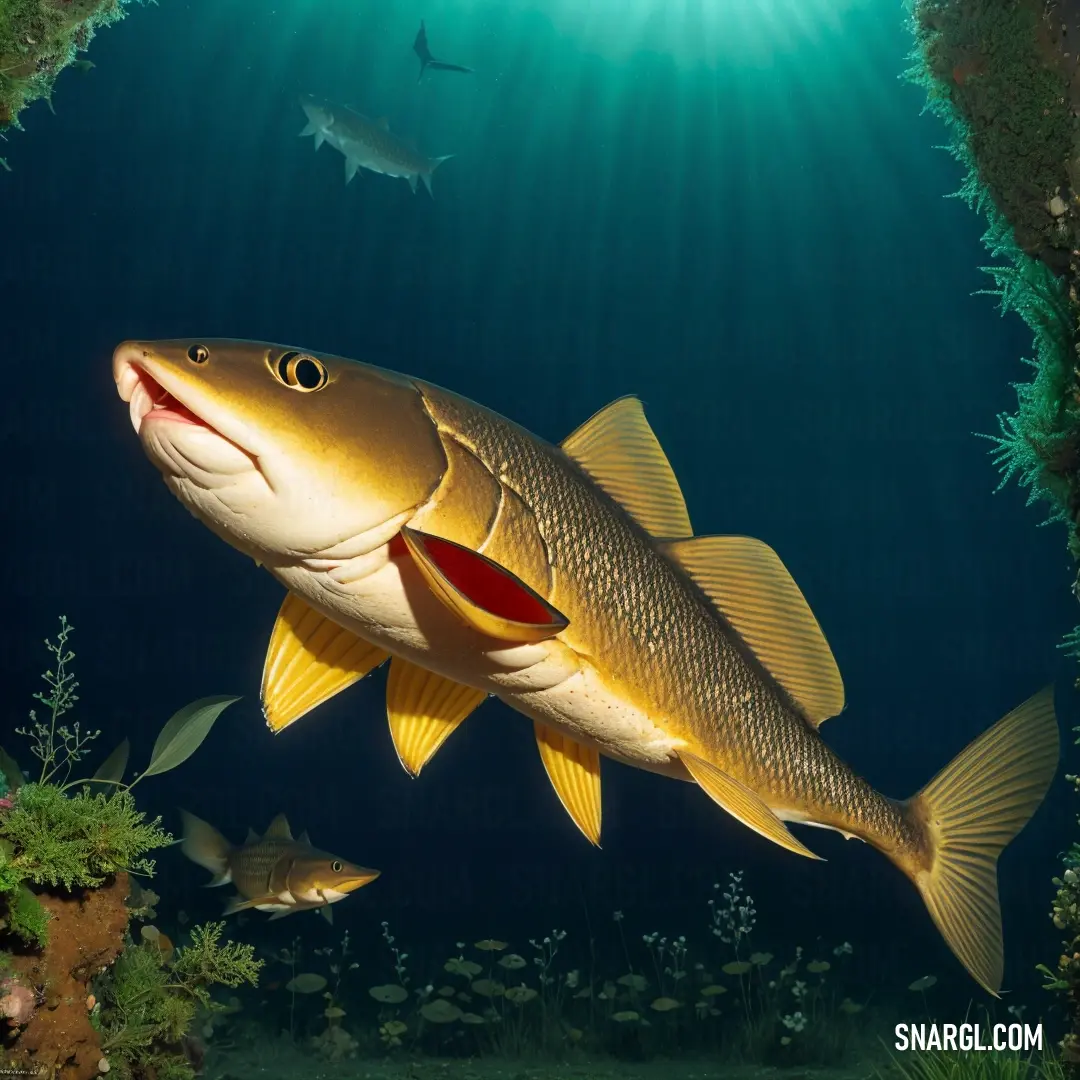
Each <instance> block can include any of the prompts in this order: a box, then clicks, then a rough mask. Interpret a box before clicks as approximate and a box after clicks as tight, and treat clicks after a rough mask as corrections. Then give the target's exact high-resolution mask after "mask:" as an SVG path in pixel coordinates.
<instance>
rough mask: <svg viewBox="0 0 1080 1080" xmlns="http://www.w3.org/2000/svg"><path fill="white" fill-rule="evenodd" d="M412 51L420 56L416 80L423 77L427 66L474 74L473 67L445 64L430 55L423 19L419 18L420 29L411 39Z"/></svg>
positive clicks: (436, 69) (439, 69)
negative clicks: (412, 39)
mask: <svg viewBox="0 0 1080 1080" xmlns="http://www.w3.org/2000/svg"><path fill="white" fill-rule="evenodd" d="M413 52H414V53H416V55H417V56H419V57H420V74H419V75H417V77H416V81H417V82H419V81H420V80H421V79H422V78H423V77H424V72H425V71H427V69H428V68H433V69H434V70H435V71H460V72H461V73H462V74H463V75H472V74H474V72H473V69H472V68H470V67H463V66H462V65H461V64H447V63H444V62H443V61H442V60H436V59H435V57H434V56H432V55H431V49H429V48H428V40H427V28H426V27H425V26H424V20H423V19H421V20H420V29H419V30H418V31H417V32H416V40H415V41H413Z"/></svg>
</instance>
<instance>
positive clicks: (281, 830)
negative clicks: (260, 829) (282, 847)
mask: <svg viewBox="0 0 1080 1080" xmlns="http://www.w3.org/2000/svg"><path fill="white" fill-rule="evenodd" d="M292 838H293V834H292V830H291V829H290V828H289V821H288V819H287V818H286V817H285V815H284V814H278V816H277V817H276V818H274V820H273V821H271V822H270V826H269V828H267V830H266V832H265V833H264V834H263V839H264V840H291V839H292Z"/></svg>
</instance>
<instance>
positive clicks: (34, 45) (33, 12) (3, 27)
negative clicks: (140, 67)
mask: <svg viewBox="0 0 1080 1080" xmlns="http://www.w3.org/2000/svg"><path fill="white" fill-rule="evenodd" d="M127 3H129V0H0V132H2V131H4V130H6V129H7V128H10V127H18V126H19V114H20V113H21V112H22V111H23V109H25V108H26V106H27V105H29V104H31V102H34V101H37V100H38V99H40V98H44V99H45V100H46V101H47V102H49V104H50V107H51V105H52V92H53V84H54V83H55V81H56V77H57V76H58V75H59V74H60V72H61V71H63V69H64V68H66V67H67V66H68V65H69V64H71V63H73V62H74V61H75V60H76V59H77V57H78V54H79V53H80V52H84V51H85V50H86V49H88V48H89V47H90V42H91V41H92V40H93V37H94V34H95V33H96V32H97V31H98V30H99V29H100V28H101V27H103V26H108V25H109V24H110V23H114V22H116V21H117V20H118V19H122V18H123V17H124V15H125V6H126V5H127Z"/></svg>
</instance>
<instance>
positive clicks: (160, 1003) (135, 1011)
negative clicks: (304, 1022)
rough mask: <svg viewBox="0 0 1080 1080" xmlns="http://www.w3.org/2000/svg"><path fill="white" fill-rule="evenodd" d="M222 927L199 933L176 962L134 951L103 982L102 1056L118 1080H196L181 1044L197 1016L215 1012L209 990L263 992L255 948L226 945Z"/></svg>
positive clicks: (151, 948) (151, 950)
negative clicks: (248, 988) (136, 1079)
mask: <svg viewBox="0 0 1080 1080" xmlns="http://www.w3.org/2000/svg"><path fill="white" fill-rule="evenodd" d="M224 928H225V924H224V923H207V924H206V925H204V926H196V927H194V928H193V929H192V932H191V943H190V944H189V945H187V946H185V947H182V948H180V949H178V950H177V951H176V955H175V957H173V958H171V959H170V958H167V956H166V954H165V953H163V952H162V950H161V949H160V948H159V947H158V946H157V945H155V944H153V943H151V944H150V945H134V944H129V945H128V946H127V947H126V948H125V949H124V951H123V952H122V953H121V954H120V956H119V957H118V958H117V960H116V962H115V963H114V964H113V966H112V968H111V969H110V970H109V971H108V972H106V973H105V974H104V975H103V976H102V977H101V979H100V980H99V982H98V986H97V989H98V994H99V997H100V1000H101V1002H102V1008H101V1011H100V1016H99V1018H98V1026H99V1030H100V1032H101V1048H102V1051H103V1053H104V1054H105V1056H106V1058H107V1060H108V1062H109V1065H110V1070H109V1071H110V1073H112V1072H115V1073H116V1075H117V1076H118V1077H119V1078H120V1080H128V1078H130V1077H154V1078H155V1080H194V1077H195V1075H196V1073H195V1069H194V1068H193V1067H192V1065H191V1063H190V1062H189V1061H188V1060H187V1058H186V1057H185V1055H184V1052H183V1040H184V1038H185V1036H187V1034H188V1032H189V1031H190V1029H191V1026H192V1024H193V1022H194V1020H195V1015H196V1013H197V1012H198V1010H199V1009H204V1010H210V1011H211V1012H212V1011H213V1010H214V1009H215V1003H214V1002H213V1001H212V999H211V997H210V988H211V987H212V986H227V987H238V986H241V985H243V984H244V983H249V984H250V985H252V986H256V985H258V981H259V972H260V970H261V968H262V966H263V962H262V961H261V960H256V959H255V951H254V947H253V946H251V945H240V944H237V943H236V942H234V941H223V940H222V933H223V931H224Z"/></svg>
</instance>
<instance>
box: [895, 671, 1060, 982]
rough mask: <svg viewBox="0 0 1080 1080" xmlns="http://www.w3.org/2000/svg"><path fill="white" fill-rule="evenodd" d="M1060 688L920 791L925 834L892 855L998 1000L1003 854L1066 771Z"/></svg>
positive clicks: (916, 814) (911, 814)
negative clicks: (1061, 769) (1057, 711)
mask: <svg viewBox="0 0 1080 1080" xmlns="http://www.w3.org/2000/svg"><path fill="white" fill-rule="evenodd" d="M1059 740H1060V736H1059V734H1058V723H1057V718H1056V717H1055V715H1054V690H1053V687H1047V688H1046V689H1044V690H1042V691H1041V692H1040V693H1038V694H1036V695H1035V696H1034V697H1032V698H1029V699H1028V700H1027V701H1025V702H1024V704H1023V705H1020V706H1019V707H1017V708H1015V709H1013V711H1012V712H1011V713H1009V714H1008V715H1007V716H1005V717H1003V718H1002V719H1001V720H999V721H998V722H997V723H996V724H995V725H994V726H993V727H992V728H990V729H989V730H988V731H984V732H983V733H982V735H980V736H979V737H978V738H977V739H976V740H975V741H974V742H972V743H971V744H970V745H968V746H967V747H965V748H964V749H963V750H961V751H960V753H959V754H958V755H957V756H956V757H955V758H953V760H952V761H951V762H950V763H949V764H948V765H946V766H945V768H944V769H942V770H941V772H939V773H938V774H937V776H935V777H934V779H933V780H931V781H930V783H929V784H927V785H926V787H924V788H923V789H922V791H920V792H919V793H918V794H917V795H915V796H914V797H913V798H911V799H909V800H908V801H907V802H906V803H905V804H904V812H905V816H906V817H907V818H908V820H909V821H911V822H912V823H913V824H914V825H915V826H916V828H917V829H918V830H919V832H920V833H921V834H922V837H923V840H922V843H921V844H920V845H919V847H918V849H917V850H916V851H915V852H905V851H903V850H901V851H894V852H886V854H889V856H890V858H892V859H893V861H894V862H896V863H897V865H898V866H899V867H900V868H901V869H902V870H903V871H904V872H905V873H906V874H907V875H908V876H909V877H910V878H911V879H912V880H913V881H914V882H915V884H916V886H917V887H918V889H919V892H920V893H921V894H922V898H923V901H924V902H925V904H926V906H927V909H928V910H929V912H930V915H931V917H932V918H933V920H934V924H935V925H936V926H937V928H938V930H940V931H941V935H942V937H944V938H945V941H946V943H947V944H948V946H949V948H950V949H952V951H953V953H954V954H955V955H956V957H957V959H959V961H960V962H961V963H962V964H963V965H964V967H966V968H967V970H968V971H969V972H970V973H971V975H972V977H973V978H974V979H975V980H976V982H978V983H979V984H980V985H981V986H982V987H983V988H984V989H986V990H988V991H989V992H990V993H991V994H993V995H994V996H995V997H997V996H999V994H998V991H999V990H1000V989H1001V977H1002V973H1003V969H1004V959H1003V953H1004V949H1003V945H1002V940H1001V907H1000V905H999V902H998V889H997V860H998V856H999V855H1000V854H1001V850H1002V848H1004V847H1005V845H1006V844H1008V842H1009V841H1010V840H1011V839H1012V838H1013V837H1014V836H1015V835H1016V834H1017V833H1018V832H1019V831H1020V830H1021V829H1022V828H1023V827H1024V826H1025V825H1026V824H1027V822H1028V819H1029V818H1030V817H1031V815H1032V814H1033V813H1034V812H1035V811H1036V809H1038V806H1039V804H1040V803H1041V802H1042V800H1043V796H1044V795H1045V794H1046V791H1047V788H1049V787H1050V782H1051V781H1052V780H1053V779H1054V773H1055V772H1056V771H1057V767H1058V755H1059V752H1060V745H1059Z"/></svg>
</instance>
